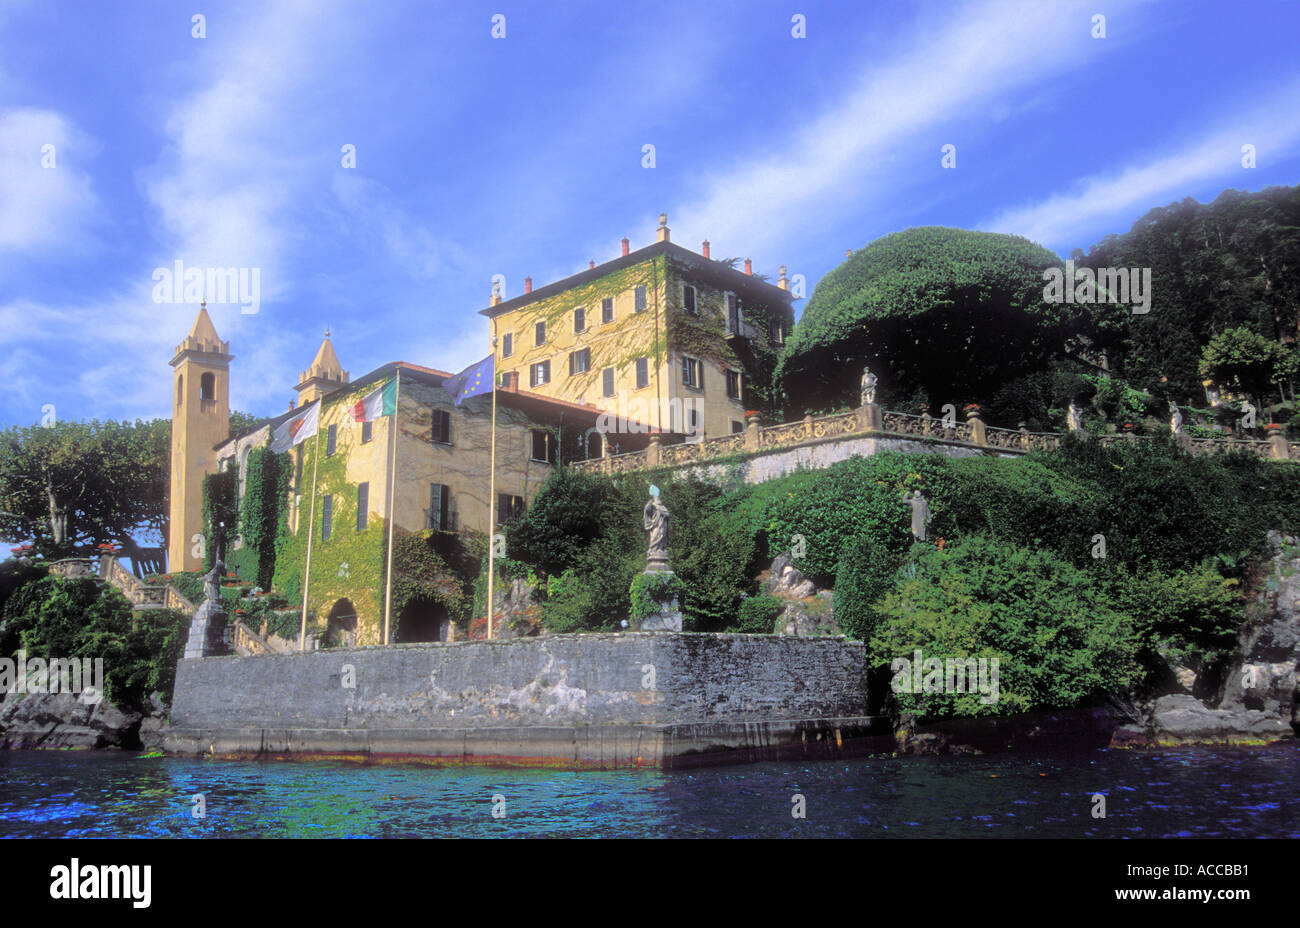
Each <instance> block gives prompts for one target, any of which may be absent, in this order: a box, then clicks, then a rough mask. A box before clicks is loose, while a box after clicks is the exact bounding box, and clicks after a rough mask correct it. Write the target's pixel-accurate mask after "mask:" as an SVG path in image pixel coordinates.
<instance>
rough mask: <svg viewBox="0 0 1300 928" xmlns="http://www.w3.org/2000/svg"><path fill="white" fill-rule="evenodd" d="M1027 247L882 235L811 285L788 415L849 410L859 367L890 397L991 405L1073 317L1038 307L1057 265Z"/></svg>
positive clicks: (920, 233) (1042, 361) (788, 369)
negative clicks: (871, 374)
mask: <svg viewBox="0 0 1300 928" xmlns="http://www.w3.org/2000/svg"><path fill="white" fill-rule="evenodd" d="M1061 264H1062V262H1061V260H1060V259H1059V258H1058V257H1057V256H1056V255H1054V254H1052V252H1050V251H1048V250H1047V249H1046V248H1043V247H1042V246H1040V245H1035V244H1034V243H1033V242H1030V241H1029V240H1027V239H1024V238H1021V237H1019V236H1013V235H1000V234H995V233H992V232H971V231H968V230H965V229H948V228H942V227H939V226H923V227H919V228H914V229H907V230H905V231H903V232H897V233H894V234H893V235H887V236H885V237H884V238H881V239H877V240H876V241H874V242H872V243H871V244H870V245H868V246H867V247H866V248H864V249H862V250H861V251H858V252H857V253H855V254H853V255H851V256H850V257H849V258H847V259H846V260H845V261H844V263H843V264H841V265H840V266H839V267H837V268H835V269H834V270H833V271H831V272H830V273H828V274H827V275H826V276H825V277H823V278H822V279H821V281H819V282H818V284H817V288H816V289H815V290H814V291H813V295H812V299H810V300H809V301H808V306H807V308H806V309H805V310H804V312H803V316H802V318H801V319H800V320H799V324H798V326H797V327H796V329H795V331H794V333H793V334H792V335H791V337H790V339H789V341H788V343H787V345H786V349H785V353H784V355H783V356H782V358H781V361H780V363H779V366H778V368H777V373H778V376H779V377H780V378H781V380H782V382H783V384H784V387H785V391H786V395H787V396H788V397H789V398H790V405H791V408H792V409H794V410H796V411H800V412H801V411H802V410H803V409H806V408H815V407H818V406H826V405H835V404H838V403H842V402H844V401H845V400H848V401H849V402H850V403H852V404H854V405H856V403H857V394H858V382H859V379H860V377H861V373H862V366H863V365H864V364H867V365H870V367H871V369H872V370H873V371H874V372H875V373H876V374H877V375H878V376H879V377H880V382H881V388H882V392H883V396H884V399H885V400H886V401H889V400H893V401H895V402H896V401H898V400H900V399H902V398H904V397H907V396H911V395H915V394H920V393H924V394H925V395H926V397H927V398H928V400H929V401H930V402H931V403H933V404H935V405H936V406H937V405H942V404H944V403H952V404H954V405H956V406H957V407H958V408H960V407H961V405H962V404H963V403H966V402H972V401H979V402H987V401H988V400H989V399H991V398H992V396H993V395H994V393H995V392H996V391H997V389H998V388H999V387H1000V386H1001V385H1002V384H1004V383H1006V382H1008V381H1010V380H1013V379H1015V378H1016V377H1020V376H1023V375H1025V374H1026V373H1029V372H1032V371H1037V370H1042V369H1043V368H1044V367H1045V366H1046V365H1047V364H1048V362H1049V361H1050V359H1051V358H1052V357H1053V356H1055V355H1058V354H1059V353H1060V351H1061V349H1062V347H1063V345H1064V343H1065V339H1066V337H1067V335H1068V334H1069V333H1070V332H1071V331H1073V330H1074V327H1073V325H1072V324H1071V323H1072V322H1077V321H1078V320H1079V318H1080V314H1078V313H1076V312H1075V311H1074V310H1076V308H1077V307H1076V306H1075V305H1074V304H1061V303H1049V302H1046V301H1045V300H1044V296H1043V291H1044V287H1045V286H1046V283H1045V281H1044V278H1043V271H1044V270H1046V269H1047V268H1050V267H1060V266H1061Z"/></svg>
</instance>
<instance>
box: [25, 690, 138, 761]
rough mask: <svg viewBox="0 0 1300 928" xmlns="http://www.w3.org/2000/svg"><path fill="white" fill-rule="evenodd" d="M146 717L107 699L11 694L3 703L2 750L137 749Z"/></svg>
mask: <svg viewBox="0 0 1300 928" xmlns="http://www.w3.org/2000/svg"><path fill="white" fill-rule="evenodd" d="M142 718H143V716H142V715H141V714H140V713H139V712H132V711H127V710H123V709H119V708H118V707H117V706H115V705H113V704H112V703H110V702H109V701H108V700H107V699H100V700H99V702H98V704H97V705H89V704H88V703H86V702H84V701H81V700H79V699H78V698H77V696H75V695H73V694H72V693H39V694H38V693H9V694H7V695H6V696H5V699H4V701H3V702H0V747H4V748H35V747H39V748H138V747H139V746H140V743H139V737H138V732H139V728H140V723H141V720H142Z"/></svg>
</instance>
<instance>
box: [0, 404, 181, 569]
mask: <svg viewBox="0 0 1300 928" xmlns="http://www.w3.org/2000/svg"><path fill="white" fill-rule="evenodd" d="M170 443H171V423H170V422H168V421H167V420H165V419H155V420H152V421H150V422H142V421H139V420H137V421H136V422H134V423H130V422H116V421H108V422H100V421H98V420H95V421H92V422H88V423H87V422H57V423H55V424H52V425H48V426H37V425H34V426H11V427H10V428H8V429H5V430H4V431H0V539H3V540H5V541H26V540H27V539H32V540H33V541H34V542H35V545H36V548H37V550H38V551H40V552H41V553H43V554H45V555H47V556H63V557H66V556H69V555H71V554H74V553H76V552H78V551H86V550H90V549H93V548H94V546H95V545H97V544H101V543H105V542H113V541H115V542H121V543H123V544H126V545H127V547H128V548H130V547H133V546H134V542H133V541H132V540H131V535H132V534H133V533H137V532H140V531H141V530H143V531H144V532H145V533H146V536H147V537H148V536H153V538H154V539H157V540H158V541H160V542H161V543H163V544H165V543H166V540H167V520H168V511H167V482H168V460H169V453H170Z"/></svg>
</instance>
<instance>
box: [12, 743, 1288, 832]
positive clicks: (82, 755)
mask: <svg viewBox="0 0 1300 928" xmlns="http://www.w3.org/2000/svg"><path fill="white" fill-rule="evenodd" d="M196 794H202V795H203V797H204V800H203V802H204V805H205V813H206V814H205V816H204V817H202V818H195V817H193V815H192V810H193V808H194V806H195V801H194V799H193V797H194V796H195V795H196ZM1095 794H1101V795H1103V796H1105V797H1106V813H1107V814H1106V817H1105V818H1094V817H1093V814H1092V813H1093V809H1094V800H1093V798H1092V797H1093V796H1094V795H1095ZM796 795H798V796H802V797H803V804H804V807H805V810H806V818H803V819H796V818H794V817H793V816H792V814H791V812H792V809H794V808H795V807H796V803H797V802H798V800H797V799H796V798H795V797H796ZM494 797H500V798H499V799H494ZM1297 798H1300V743H1297V742H1290V743H1284V744H1278V745H1271V746H1266V747H1249V748H1182V749H1177V750H1162V751H1145V752H1137V751H1096V752H1089V753H1085V754H1053V755H1044V754H1033V755H1030V754H997V755H982V756H953V757H873V758H864V759H857V760H851V761H840V762H820V763H807V764H793V763H764V764H750V765H742V766H734V767H718V768H709V769H703V770H694V771H689V772H659V771H613V772H592V771H582V772H569V771H552V770H518V769H503V768H437V767H426V766H377V765H376V766H362V765H355V764H346V763H337V762H312V763H289V762H275V761H268V762H262V763H253V762H247V763H246V762H233V761H205V760H187V759H179V758H146V757H141V756H138V755H134V754H124V753H107V752H105V753H96V752H70V751H8V752H0V837H71V836H80V837H96V836H102V837H135V836H149V837H263V838H301V837H365V838H389V837H441V838H450V837H494V836H502V837H506V836H512V837H544V836H548V837H598V836H600V837H674V838H676V837H853V838H890V837H897V838H905V837H919V836H924V837H1008V838H1014V837H1038V836H1045V837H1046V836H1050V837H1083V836H1103V837H1127V836H1132V837H1150V838H1156V837H1172V836H1200V837H1259V836H1268V837H1291V838H1296V837H1300V803H1298V802H1297ZM494 809H495V810H496V811H497V812H498V813H504V814H503V815H501V816H500V817H494V816H493V811H494Z"/></svg>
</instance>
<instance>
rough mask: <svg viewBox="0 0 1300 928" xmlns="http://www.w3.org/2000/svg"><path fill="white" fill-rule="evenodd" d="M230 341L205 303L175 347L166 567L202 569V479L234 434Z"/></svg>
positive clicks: (210, 470)
mask: <svg viewBox="0 0 1300 928" xmlns="http://www.w3.org/2000/svg"><path fill="white" fill-rule="evenodd" d="M232 358H233V356H232V355H231V354H230V343H229V342H223V341H222V340H221V339H220V338H219V337H218V336H217V330H216V329H215V328H213V326H212V320H211V319H210V318H209V317H208V309H207V306H206V305H205V304H201V305H200V306H199V314H198V316H196V317H195V319H194V325H193V327H191V329H190V334H189V335H187V336H186V337H185V340H184V341H183V342H181V343H180V344H179V345H177V346H176V356H175V357H174V358H172V360H171V365H172V368H173V369H174V370H175V372H176V373H175V375H174V376H173V377H172V467H171V496H170V497H169V500H170V504H171V528H170V531H169V534H168V547H167V569H168V570H169V571H174V570H201V569H202V568H203V558H202V557H198V556H196V555H195V554H194V547H195V545H194V536H195V535H196V534H202V533H203V478H204V477H205V476H207V475H208V474H213V473H216V470H217V460H216V455H215V453H214V452H213V450H212V449H213V447H214V446H215V445H217V444H219V443H220V442H223V441H225V440H226V438H227V436H229V434H230V362H231V360H232Z"/></svg>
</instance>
